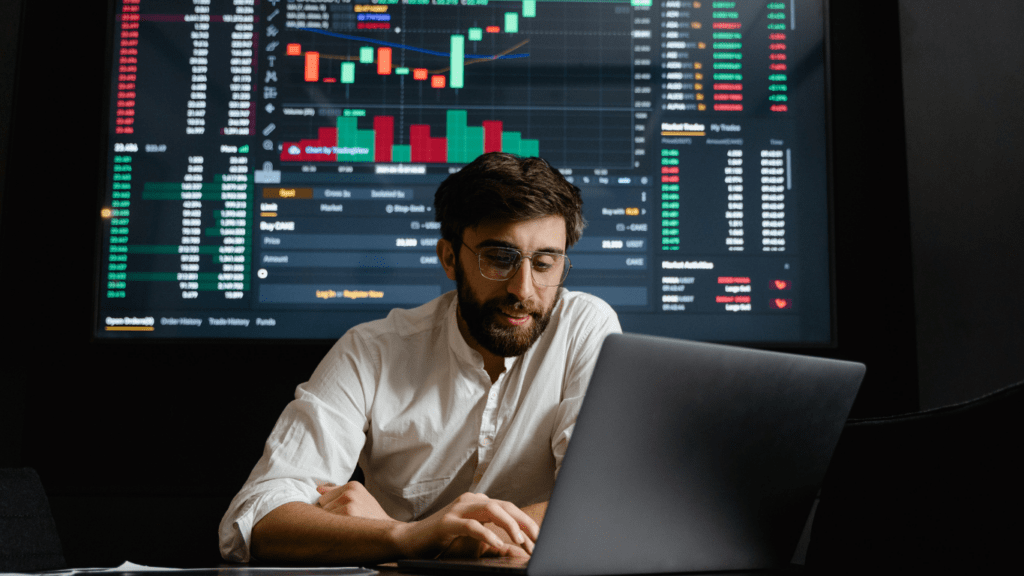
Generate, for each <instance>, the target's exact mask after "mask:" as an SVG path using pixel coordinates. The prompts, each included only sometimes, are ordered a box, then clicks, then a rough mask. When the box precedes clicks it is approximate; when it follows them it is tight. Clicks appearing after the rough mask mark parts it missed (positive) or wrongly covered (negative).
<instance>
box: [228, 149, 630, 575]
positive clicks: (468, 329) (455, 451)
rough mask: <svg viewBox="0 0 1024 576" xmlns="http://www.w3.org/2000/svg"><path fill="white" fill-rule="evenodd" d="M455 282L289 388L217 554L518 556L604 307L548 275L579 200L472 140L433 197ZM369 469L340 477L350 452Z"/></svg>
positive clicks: (365, 559) (540, 170)
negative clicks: (474, 148) (470, 158)
mask: <svg viewBox="0 0 1024 576" xmlns="http://www.w3.org/2000/svg"><path fill="white" fill-rule="evenodd" d="M434 205H435V210H436V219H437V220H438V221H439V222H440V223H441V236H442V239H441V240H439V241H438V244H437V255H438V257H439V259H440V262H441V264H442V266H443V267H444V270H445V272H446V273H447V276H448V278H449V279H452V280H454V281H455V282H456V286H457V290H456V291H454V292H449V293H448V294H444V295H442V296H440V297H439V298H437V299H435V300H433V301H431V302H429V303H427V304H424V305H423V306H420V307H418V308H415V309H412V310H393V311H392V312H391V313H390V314H389V315H388V317H387V318H385V319H383V320H377V321H374V322H369V323H366V324H362V325H359V326H356V327H355V328H353V329H352V330H350V331H349V332H348V333H346V334H345V335H344V336H343V337H342V338H341V339H340V340H339V341H338V342H337V343H336V344H335V345H334V347H333V348H332V349H331V351H330V352H329V353H328V355H327V357H326V358H325V359H324V360H323V361H322V362H321V363H320V365H319V366H318V367H317V369H316V371H315V372H314V374H313V376H312V377H311V378H310V380H309V382H306V383H304V384H302V385H300V386H299V387H298V388H297V389H296V392H295V400H293V401H292V402H291V403H289V404H288V406H287V407H286V408H285V411H284V413H283V414H282V415H281V417H280V419H279V420H278V422H277V424H276V425H275V427H274V430H273V431H272V432H271V435H270V438H269V439H268V440H267V444H266V447H265V449H264V453H263V457H262V458H261V459H260V461H259V463H257V465H256V467H255V469H254V470H253V472H252V474H251V475H250V477H249V479H248V480H247V481H246V483H245V485H244V486H243V487H242V490H241V491H240V492H239V494H238V495H237V496H236V497H235V499H234V500H233V501H232V503H231V505H230V507H229V509H228V511H227V513H226V514H225V516H224V518H223V520H222V521H221V526H220V546H221V554H222V556H223V557H224V558H225V559H227V560H233V561H248V560H249V559H250V558H258V559H261V560H270V561H281V560H285V561H304V562H321V563H334V564H349V565H353V564H376V563H381V562H387V561H392V560H396V559H399V558H410V557H420V558H423V557H427V558H433V557H437V556H439V555H449V556H452V555H454V556H458V555H468V556H479V555H519V556H521V555H528V554H529V553H530V552H531V551H532V549H533V542H534V541H535V540H536V538H537V534H538V531H539V523H540V521H542V520H543V514H544V511H545V509H546V501H547V499H548V498H549V497H550V494H551V489H552V486H553V485H554V480H555V476H556V475H557V474H558V470H559V467H560V465H561V462H562V457H563V456H564V454H565V450H566V447H567V446H568V443H569V439H570V437H571V435H572V430H573V426H574V424H575V421H576V415H577V414H578V412H579V408H580V405H581V404H582V401H583V395H584V393H585V391H586V386H587V383H588V382H589V380H590V374H591V372H592V371H593V369H594V363H595V362H596V360H597V355H598V352H599V350H600V347H601V343H602V342H603V340H604V337H605V336H606V335H608V334H609V333H613V332H619V331H620V330H621V329H620V326H619V322H618V319H617V317H616V315H615V312H614V311H613V310H612V309H611V307H609V306H608V305H607V304H606V303H604V302H603V301H601V300H599V299H598V298H595V297H593V296H591V295H588V294H584V293H580V292H570V291H567V290H565V289H564V288H562V287H561V285H562V283H563V282H564V280H565V278H566V275H567V274H568V273H569V269H570V267H571V265H570V262H569V258H568V257H567V256H566V250H568V249H569V248H570V247H572V246H573V244H575V243H576V242H577V241H578V240H579V238H580V235H581V234H582V230H583V226H584V221H583V212H582V208H583V201H582V198H581V196H580V190H579V188H577V187H575V186H573V185H572V184H570V183H569V182H567V181H566V180H565V178H563V177H562V175H561V174H560V173H559V172H558V171H557V170H555V169H553V168H552V167H551V166H550V165H549V164H548V163H547V162H545V161H543V160H541V159H539V158H519V157H516V156H513V155H509V154H501V153H491V154H485V155H483V156H481V157H480V158H478V159H477V160H475V161H474V162H472V163H471V164H468V165H467V166H465V167H464V168H463V169H462V170H460V171H459V172H457V173H455V174H453V175H451V176H450V177H448V179H446V180H445V181H444V182H443V183H442V184H441V186H440V187H439V188H438V190H437V193H436V194H435V197H434ZM357 464H358V465H359V467H360V468H361V470H362V471H363V473H364V475H365V484H362V483H359V482H348V483H345V484H343V485H341V486H337V485H335V484H334V482H337V481H339V480H341V481H344V480H346V479H348V478H349V477H350V476H351V475H352V473H353V471H354V469H355V467H356V465H357Z"/></svg>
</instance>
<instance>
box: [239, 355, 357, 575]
mask: <svg viewBox="0 0 1024 576" xmlns="http://www.w3.org/2000/svg"><path fill="white" fill-rule="evenodd" d="M356 348H358V343H357V342H354V341H352V338H350V337H348V336H346V337H343V338H342V339H341V340H339V341H338V343H337V344H335V346H334V348H333V349H332V350H331V352H330V353H328V355H327V357H326V358H325V359H324V361H323V362H321V364H320V366H318V367H317V370H316V372H314V374H313V376H312V377H311V378H310V381H309V382H307V383H305V384H302V385H300V386H299V387H298V388H296V391H295V399H294V400H292V401H291V402H290V403H289V404H288V406H287V407H286V408H285V410H284V412H283V413H282V414H281V416H280V418H278V420H277V423H276V424H275V425H274V429H273V431H272V432H271V433H270V437H269V438H268V439H267V442H266V444H265V445H264V448H263V455H262V457H261V458H260V460H259V462H257V464H256V466H255V468H253V471H252V473H251V474H250V475H249V479H248V480H246V482H245V484H244V485H243V486H242V489H241V490H240V491H239V493H238V494H237V495H236V496H235V497H234V499H233V500H232V501H231V504H230V505H229V506H228V510H227V512H226V513H225V514H224V517H223V518H222V519H221V523H220V529H219V535H220V552H221V556H222V557H223V558H224V559H225V560H230V561H234V562H248V561H249V559H250V554H249V543H250V535H251V534H252V528H253V526H255V525H256V523H257V522H259V521H260V520H261V519H262V518H263V517H264V516H266V515H267V514H268V513H269V512H270V511H271V510H274V509H275V508H277V507H279V506H281V505H282V504H286V503H289V502H306V503H313V502H314V501H315V500H316V499H317V498H318V497H319V494H318V493H317V491H316V487H317V485H319V484H323V483H325V482H334V483H339V482H345V481H347V480H348V479H349V477H351V475H352V472H353V470H355V466H356V464H357V462H358V460H359V454H360V452H361V451H362V448H363V445H364V443H365V439H366V428H367V416H366V414H367V409H368V406H369V405H370V404H371V403H372V398H368V395H369V396H372V384H370V382H372V377H370V376H371V374H370V373H371V372H372V371H373V366H372V362H366V361H365V360H363V361H362V362H356V361H355V358H357V357H362V358H364V359H365V358H367V355H366V354H363V355H361V356H360V355H358V354H355V353H354V352H355V349H356Z"/></svg>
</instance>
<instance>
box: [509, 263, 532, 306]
mask: <svg viewBox="0 0 1024 576" xmlns="http://www.w3.org/2000/svg"><path fill="white" fill-rule="evenodd" d="M505 289H506V290H508V291H509V293H510V294H513V295H515V296H516V297H517V298H519V300H520V301H521V302H525V301H527V300H529V299H530V298H533V295H534V293H535V292H536V290H537V288H536V286H535V285H534V283H533V261H532V260H530V259H528V258H523V262H522V264H521V265H520V266H519V270H516V273H515V274H513V275H512V277H511V278H509V279H508V285H507V286H506V287H505Z"/></svg>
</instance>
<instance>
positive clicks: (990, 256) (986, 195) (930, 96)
mask: <svg viewBox="0 0 1024 576" xmlns="http://www.w3.org/2000/svg"><path fill="white" fill-rule="evenodd" d="M900 25H901V32H902V39H903V42H902V47H903V49H902V56H903V86H904V93H905V95H906V103H907V104H906V112H905V115H906V134H907V166H908V175H909V184H910V186H909V191H910V194H909V196H910V205H911V214H912V218H911V224H912V226H911V230H912V238H913V247H914V300H915V304H916V310H917V341H918V356H919V358H920V368H919V370H920V381H921V385H920V389H921V404H922V406H926V407H927V406H942V405H946V404H950V403H953V402H958V401H963V400H966V399H969V398H973V397H976V396H978V395H981V394H983V393H985V392H989V391H992V390H995V389H998V388H1001V387H1003V386H1006V385H1008V384H1010V383H1013V382H1018V381H1020V380H1024V359H1022V357H1021V356H1022V355H1021V353H1022V352H1024V298H1021V297H1020V294H1019V291H1018V290H1019V287H1020V286H1024V106H1022V105H1021V102H1024V74H1022V73H1021V72H1022V71H1024V36H1022V34H1024V33H1022V30H1024V3H1021V2H1018V1H1015V0H977V1H974V2H958V1H956V0H901V1H900Z"/></svg>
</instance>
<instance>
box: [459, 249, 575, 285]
mask: <svg viewBox="0 0 1024 576" xmlns="http://www.w3.org/2000/svg"><path fill="white" fill-rule="evenodd" d="M459 244H460V245H462V246H465V248H466V250H469V251H470V252H472V253H473V254H474V255H475V256H476V269H477V270H479V271H480V276H483V277H484V278H486V279H487V280H490V281H492V282H508V281H509V280H511V279H512V278H515V275H516V274H518V273H519V270H520V268H522V267H523V261H524V260H529V261H530V275H531V276H532V277H533V283H534V284H535V285H537V286H542V287H544V288H557V287H558V286H561V285H562V284H564V283H565V279H566V278H568V277H569V271H570V270H572V261H571V260H569V256H568V255H567V254H565V253H564V252H543V251H535V252H530V253H529V256H527V255H526V254H524V253H523V251H522V250H520V249H518V248H512V247H510V246H484V248H483V249H493V250H507V251H509V252H515V253H516V254H517V255H518V256H519V257H518V259H517V262H516V265H515V268H514V269H513V270H511V271H510V272H509V275H508V277H507V278H488V277H487V276H484V268H483V264H482V262H481V261H480V259H481V258H483V256H482V255H481V254H480V253H479V252H477V251H476V250H473V249H472V248H470V247H469V246H468V245H467V244H466V243H465V242H459ZM537 254H545V255H547V256H560V257H561V258H562V259H563V260H565V264H566V266H565V269H564V270H563V272H562V279H561V280H559V281H558V284H551V285H550V286H549V285H547V284H540V283H538V282H537V272H536V271H535V270H534V269H533V257H534V256H536V255H537Z"/></svg>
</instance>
